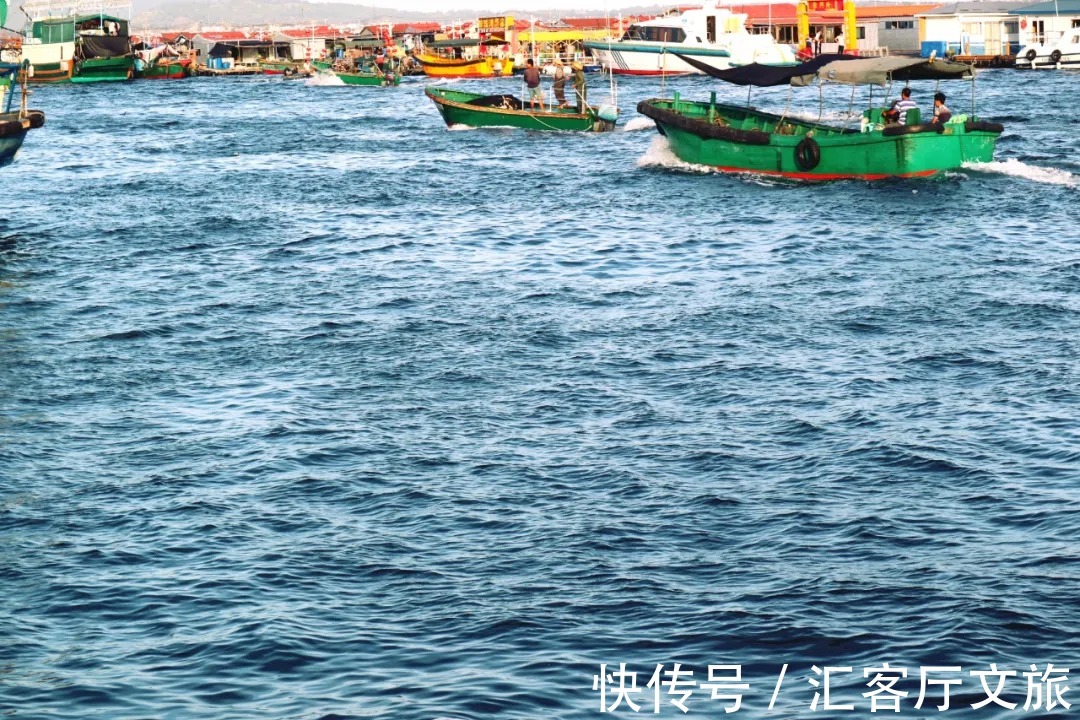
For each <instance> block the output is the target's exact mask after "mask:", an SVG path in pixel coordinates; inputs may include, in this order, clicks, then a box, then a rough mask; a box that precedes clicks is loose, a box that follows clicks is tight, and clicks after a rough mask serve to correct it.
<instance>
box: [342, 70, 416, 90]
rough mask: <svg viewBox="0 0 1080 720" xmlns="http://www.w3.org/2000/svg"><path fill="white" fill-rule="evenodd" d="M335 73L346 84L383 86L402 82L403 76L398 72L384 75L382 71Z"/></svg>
mask: <svg viewBox="0 0 1080 720" xmlns="http://www.w3.org/2000/svg"><path fill="white" fill-rule="evenodd" d="M334 74H335V75H337V76H338V78H339V79H340V80H341V82H343V83H345V84H346V85H363V86H367V87H382V86H384V85H397V84H398V83H400V82H401V76H400V75H397V74H396V73H391V74H387V75H383V74H382V73H348V72H336V73H334Z"/></svg>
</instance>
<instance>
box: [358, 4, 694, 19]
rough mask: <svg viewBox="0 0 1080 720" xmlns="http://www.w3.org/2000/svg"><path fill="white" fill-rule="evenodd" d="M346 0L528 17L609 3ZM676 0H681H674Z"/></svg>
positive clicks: (586, 10) (592, 10) (595, 9)
mask: <svg viewBox="0 0 1080 720" xmlns="http://www.w3.org/2000/svg"><path fill="white" fill-rule="evenodd" d="M341 1H343V2H352V3H354V4H356V5H369V6H371V5H375V6H380V7H393V8H394V9H397V10H406V11H412V12H430V13H443V12H450V13H453V12H460V11H464V10H477V11H480V12H488V13H491V14H492V15H502V14H504V12H505V11H510V12H511V14H513V15H514V16H515V17H518V18H521V19H526V20H527V19H528V17H527V15H526V14H525V13H530V12H531V13H536V15H537V17H547V16H548V15H551V14H552V13H551V12H547V11H558V12H557V13H556V14H557V15H568V14H571V13H568V12H567V11H578V12H577V13H575V14H579V15H580V14H592V15H603V14H604V7H605V3H604V0H593V1H590V0H393V1H392V2H381V1H380V0H365V1H363V2H358V1H357V0H341ZM659 1H660V2H661V3H662V1H663V0H659ZM642 4H651V3H650V2H649V1H648V0H645V2H641V1H640V0H639V2H615V1H613V0H609V1H608V3H607V8H608V9H609V10H610V11H611V13H610V14H611V15H612V16H615V15H618V14H619V13H618V10H619V8H620V7H623V6H630V5H639V6H640V5H642ZM672 4H678V2H673V3H672Z"/></svg>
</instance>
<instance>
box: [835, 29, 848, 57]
mask: <svg viewBox="0 0 1080 720" xmlns="http://www.w3.org/2000/svg"><path fill="white" fill-rule="evenodd" d="M845 40H847V38H846V37H844V31H843V29H841V30H840V32H839V33H837V35H836V46H837V51H836V52H838V53H840V54H841V55H843V54H844V41H845Z"/></svg>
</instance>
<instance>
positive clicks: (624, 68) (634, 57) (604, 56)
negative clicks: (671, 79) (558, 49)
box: [585, 43, 731, 76]
mask: <svg viewBox="0 0 1080 720" xmlns="http://www.w3.org/2000/svg"><path fill="white" fill-rule="evenodd" d="M585 47H586V48H587V49H589V50H591V51H592V53H593V55H594V56H595V57H596V59H597V60H598V61H599V62H600V65H602V66H603V67H605V68H608V69H610V70H611V72H612V73H613V74H615V75H646V76H648V75H691V74H697V75H700V74H701V70H698V69H697V68H695V67H692V66H691V65H689V64H688V63H686V62H684V61H683V60H681V59H679V58H678V57H676V56H675V55H674V53H675V52H682V50H681V49H679V48H678V47H677V46H676V47H671V46H668V47H664V48H661V47H660V46H657V47H656V48H651V47H648V46H626V45H621V44H620V43H611V44H610V45H609V44H603V43H595V44H594V43H585ZM661 50H663V51H661ZM699 54H700V53H695V55H694V56H695V58H696V57H698V55H699ZM708 62H709V64H710V65H712V66H713V67H716V68H717V69H719V70H726V69H728V68H729V67H731V59H730V55H729V53H728V52H727V51H726V50H725V51H717V52H715V53H709V54H708Z"/></svg>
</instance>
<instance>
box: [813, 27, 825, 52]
mask: <svg viewBox="0 0 1080 720" xmlns="http://www.w3.org/2000/svg"><path fill="white" fill-rule="evenodd" d="M824 40H825V33H823V32H822V31H821V30H818V31H817V34H815V35H814V57H817V56H818V55H820V54H821V43H822V41H824Z"/></svg>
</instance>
